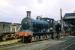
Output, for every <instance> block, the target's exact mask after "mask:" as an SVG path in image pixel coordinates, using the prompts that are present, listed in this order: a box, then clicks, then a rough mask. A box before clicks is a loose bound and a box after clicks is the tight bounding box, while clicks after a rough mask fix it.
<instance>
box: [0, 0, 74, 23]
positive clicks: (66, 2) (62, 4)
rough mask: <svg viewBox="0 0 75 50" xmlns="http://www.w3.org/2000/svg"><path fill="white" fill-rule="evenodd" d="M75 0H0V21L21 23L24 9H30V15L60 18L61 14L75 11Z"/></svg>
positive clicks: (24, 15) (24, 12)
mask: <svg viewBox="0 0 75 50" xmlns="http://www.w3.org/2000/svg"><path fill="white" fill-rule="evenodd" d="M74 5H75V0H0V22H12V23H21V21H22V19H23V18H25V17H26V11H31V17H32V18H34V19H35V18H36V17H37V16H42V17H49V18H53V19H55V20H60V8H62V15H63V16H64V14H65V13H71V12H75V6H74Z"/></svg>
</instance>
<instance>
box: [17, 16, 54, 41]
mask: <svg viewBox="0 0 75 50" xmlns="http://www.w3.org/2000/svg"><path fill="white" fill-rule="evenodd" d="M29 16H30V15H27V17H26V18H24V19H23V20H22V22H21V29H20V32H19V33H18V34H19V36H21V37H23V38H22V39H23V40H25V41H28V42H30V41H31V40H32V37H34V38H35V37H38V39H40V38H41V37H47V35H49V34H50V28H53V27H54V19H51V18H40V19H36V20H34V19H31V18H30V17H29ZM36 39H37V38H36Z"/></svg>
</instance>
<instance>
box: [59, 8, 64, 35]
mask: <svg viewBox="0 0 75 50" xmlns="http://www.w3.org/2000/svg"><path fill="white" fill-rule="evenodd" d="M60 20H61V21H60V22H61V33H62V34H64V29H63V17H62V9H61V8H60Z"/></svg>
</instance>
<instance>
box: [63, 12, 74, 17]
mask: <svg viewBox="0 0 75 50" xmlns="http://www.w3.org/2000/svg"><path fill="white" fill-rule="evenodd" d="M69 16H75V13H66V14H65V16H64V17H69Z"/></svg>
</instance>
